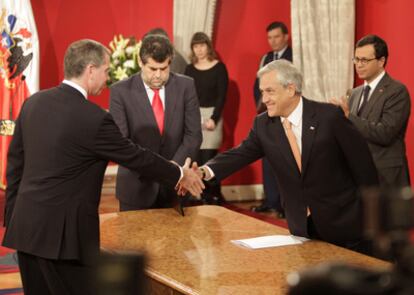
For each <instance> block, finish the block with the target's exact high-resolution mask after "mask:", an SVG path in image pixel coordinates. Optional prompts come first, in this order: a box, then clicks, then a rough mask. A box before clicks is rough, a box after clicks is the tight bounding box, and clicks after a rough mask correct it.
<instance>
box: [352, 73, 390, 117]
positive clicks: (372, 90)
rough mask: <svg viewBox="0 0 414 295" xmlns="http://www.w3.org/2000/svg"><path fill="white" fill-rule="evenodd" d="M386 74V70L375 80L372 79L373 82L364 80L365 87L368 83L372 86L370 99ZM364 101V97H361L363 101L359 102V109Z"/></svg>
mask: <svg viewBox="0 0 414 295" xmlns="http://www.w3.org/2000/svg"><path fill="white" fill-rule="evenodd" d="M384 75H385V71H382V73H381V74H379V75H378V77H376V78H375V79H374V80H372V81H371V83H367V81H364V87H365V86H367V85H368V86H369V87H370V90H369V94H368V101H369V99H370V98H371V95H372V93H373V92H374V90H375V88H377V86H378V83H379V82H380V81H381V79H382V77H384ZM362 95H363V94H362ZM362 102H363V99H361V101H360V102H359V106H358V109H359V108H360V107H361V105H362Z"/></svg>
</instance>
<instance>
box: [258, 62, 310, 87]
mask: <svg viewBox="0 0 414 295" xmlns="http://www.w3.org/2000/svg"><path fill="white" fill-rule="evenodd" d="M273 71H276V78H277V81H279V83H280V84H281V85H282V86H283V87H287V86H288V85H289V84H293V85H295V86H296V93H297V94H301V93H302V74H301V73H300V72H299V71H298V69H297V68H296V67H295V66H294V65H293V64H292V63H291V62H290V61H287V60H285V59H279V60H275V61H272V62H270V63H268V64H267V65H265V66H264V67H263V68H261V69H260V70H259V71H258V72H257V77H258V78H259V79H260V78H261V77H262V76H263V75H264V74H266V73H269V72H273Z"/></svg>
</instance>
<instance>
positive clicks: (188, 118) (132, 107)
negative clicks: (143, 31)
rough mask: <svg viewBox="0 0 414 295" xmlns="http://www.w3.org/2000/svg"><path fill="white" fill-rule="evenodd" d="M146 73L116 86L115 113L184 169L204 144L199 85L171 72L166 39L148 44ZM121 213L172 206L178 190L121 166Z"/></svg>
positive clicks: (143, 54)
mask: <svg viewBox="0 0 414 295" xmlns="http://www.w3.org/2000/svg"><path fill="white" fill-rule="evenodd" d="M139 57H140V61H139V63H140V67H141V72H139V73H137V74H136V75H133V76H132V77H130V78H128V79H126V80H123V81H120V82H118V83H116V84H114V85H113V86H111V94H110V107H109V110H110V112H111V114H112V116H113V118H114V120H115V122H116V123H117V125H118V126H119V128H120V130H121V132H122V134H123V135H124V136H126V137H127V138H129V139H131V140H132V141H133V142H135V143H138V144H140V145H141V146H143V147H145V148H147V149H149V150H151V151H154V152H156V153H159V154H160V155H162V156H163V157H165V158H167V159H170V160H172V161H174V162H176V163H178V164H180V165H182V164H184V161H185V158H186V157H191V158H194V157H195V156H196V154H197V152H198V149H199V147H200V144H201V140H202V135H201V127H200V122H201V118H200V110H199V104H198V99H197V94H196V90H195V86H194V81H193V80H192V79H191V78H189V77H187V76H183V75H180V74H176V73H173V72H170V64H171V61H172V59H173V46H172V45H171V43H170V41H169V40H168V38H166V37H165V36H163V35H158V34H150V35H147V36H146V37H145V38H144V39H143V40H142V45H141V50H140V53H139ZM116 196H117V198H118V199H119V201H120V210H121V211H127V210H138V209H149V208H166V207H171V206H173V205H174V201H175V200H176V193H175V191H174V190H172V189H170V188H167V187H165V186H163V185H160V184H159V183H157V182H154V181H153V180H152V179H150V178H147V177H145V176H142V175H140V174H139V173H137V172H135V171H132V170H130V169H128V168H125V167H123V166H120V167H119V169H118V175H117V181H116Z"/></svg>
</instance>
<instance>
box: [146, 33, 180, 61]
mask: <svg viewBox="0 0 414 295" xmlns="http://www.w3.org/2000/svg"><path fill="white" fill-rule="evenodd" d="M173 54H174V50H173V46H172V45H171V42H170V40H168V38H167V37H165V36H162V35H152V34H150V35H147V36H146V37H145V38H144V39H143V40H142V44H141V49H140V51H139V57H140V58H141V61H142V63H143V64H146V63H147V62H148V59H149V58H152V59H153V60H155V61H156V62H159V63H161V62H164V61H165V60H166V59H167V58H170V61H171V60H172V58H173Z"/></svg>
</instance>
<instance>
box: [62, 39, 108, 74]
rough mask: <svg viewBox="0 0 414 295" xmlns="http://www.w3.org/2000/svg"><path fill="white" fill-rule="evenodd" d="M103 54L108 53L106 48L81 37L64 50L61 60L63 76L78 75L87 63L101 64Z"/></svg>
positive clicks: (103, 57)
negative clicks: (62, 59)
mask: <svg viewBox="0 0 414 295" xmlns="http://www.w3.org/2000/svg"><path fill="white" fill-rule="evenodd" d="M105 55H108V56H109V55H110V52H109V50H108V48H106V47H105V46H103V45H102V44H101V43H99V42H97V41H94V40H89V39H83V40H79V41H75V42H73V43H72V44H70V45H69V47H68V49H67V50H66V53H65V57H64V61H63V67H64V73H65V78H66V79H71V78H77V77H80V76H81V75H82V74H83V72H84V71H85V69H86V67H87V66H88V65H89V64H92V65H94V66H97V67H99V66H101V65H103V64H104V63H105Z"/></svg>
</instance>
